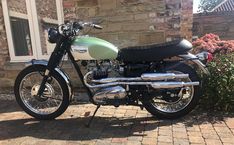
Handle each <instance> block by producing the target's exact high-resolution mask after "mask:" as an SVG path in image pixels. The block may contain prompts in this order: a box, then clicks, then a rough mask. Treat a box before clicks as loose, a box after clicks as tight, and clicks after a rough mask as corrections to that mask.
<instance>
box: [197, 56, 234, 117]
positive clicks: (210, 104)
mask: <svg viewBox="0 0 234 145" xmlns="http://www.w3.org/2000/svg"><path fill="white" fill-rule="evenodd" d="M208 69H209V71H210V75H208V76H203V94H204V95H203V97H202V102H201V104H202V106H203V107H205V108H206V109H213V110H219V111H230V112H231V111H234V53H230V54H225V55H224V54H216V55H215V57H214V59H213V60H212V61H211V62H210V63H208Z"/></svg>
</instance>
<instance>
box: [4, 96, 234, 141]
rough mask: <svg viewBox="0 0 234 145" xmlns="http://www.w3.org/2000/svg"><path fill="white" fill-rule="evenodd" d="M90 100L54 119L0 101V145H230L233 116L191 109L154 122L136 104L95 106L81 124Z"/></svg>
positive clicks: (87, 112) (9, 102)
mask: <svg viewBox="0 0 234 145" xmlns="http://www.w3.org/2000/svg"><path fill="white" fill-rule="evenodd" d="M94 110H95V106H94V105H92V104H74V105H71V106H70V107H69V108H68V110H67V111H66V112H65V113H64V114H63V115H62V116H61V117H59V118H58V119H56V120H52V121H38V120H35V119H33V118H31V117H30V116H28V115H27V114H25V113H24V112H23V111H21V109H20V108H19V107H18V105H17V104H16V103H15V101H13V100H6V99H5V100H1V105H0V145H21V144H22V145H31V144H35V145H47V144H48V145H50V144H51V145H53V144H56V145H63V144H64V145H73V144H74V145H75V144H81V145H86V144H87V145H109V144H111V145H156V144H158V145H164V144H165V145H171V144H174V145H190V144H191V145H195V144H196V145H198V144H207V145H219V144H224V145H234V115H228V116H227V115H215V116H214V115H213V116H211V115H208V114H207V113H204V111H203V112H202V111H195V112H192V113H191V114H189V115H187V116H186V117H183V118H180V119H178V120H158V119H155V118H152V116H151V115H150V114H149V113H148V112H147V111H145V110H140V108H138V107H132V106H121V107H119V108H114V107H110V106H109V107H101V108H100V109H99V111H98V112H97V115H96V117H95V118H94V122H93V124H92V125H91V127H90V128H86V127H85V123H87V121H88V119H89V118H90V114H92V113H93V111H94Z"/></svg>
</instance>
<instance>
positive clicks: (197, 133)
mask: <svg viewBox="0 0 234 145" xmlns="http://www.w3.org/2000/svg"><path fill="white" fill-rule="evenodd" d="M188 135H189V136H192V137H202V134H201V132H198V131H196V132H195V131H189V132H188Z"/></svg>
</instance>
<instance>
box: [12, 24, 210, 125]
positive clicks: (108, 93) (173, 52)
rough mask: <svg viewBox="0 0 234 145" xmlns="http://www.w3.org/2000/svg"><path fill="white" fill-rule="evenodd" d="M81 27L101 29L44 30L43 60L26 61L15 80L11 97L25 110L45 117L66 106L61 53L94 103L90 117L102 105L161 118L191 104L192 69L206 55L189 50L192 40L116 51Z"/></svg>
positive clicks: (195, 82)
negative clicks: (50, 46) (46, 49)
mask: <svg viewBox="0 0 234 145" xmlns="http://www.w3.org/2000/svg"><path fill="white" fill-rule="evenodd" d="M86 27H89V28H94V29H102V27H101V26H100V25H97V24H94V23H91V22H67V23H65V24H62V25H59V26H58V27H57V28H50V29H49V30H48V41H49V42H50V43H56V47H55V48H54V50H53V52H52V54H51V56H50V58H49V60H48V61H46V60H32V61H30V64H29V65H28V66H27V67H26V68H25V69H23V70H22V71H21V72H20V73H19V74H18V76H17V78H16V80H15V85H14V93H15V97H16V100H17V102H18V104H19V105H20V106H21V107H22V109H23V110H24V111H25V112H26V113H28V114H29V115H31V116H33V117H34V118H36V119H40V120H49V119H54V118H56V117H58V116H60V115H61V114H62V113H64V111H65V110H66V109H67V108H68V106H69V104H70V102H71V101H72V99H73V87H72V83H71V81H70V79H69V77H68V75H67V74H66V73H65V71H64V70H63V69H62V63H63V60H64V59H63V58H64V57H65V55H67V58H68V60H70V62H71V63H72V64H73V66H74V68H75V70H76V72H77V74H78V76H79V78H80V79H81V81H82V84H83V86H84V88H85V89H86V90H87V93H88V96H89V100H90V102H91V103H93V104H95V105H97V109H96V110H95V112H94V114H93V116H94V115H95V113H96V112H97V110H98V108H99V107H100V106H102V105H113V106H115V107H119V106H120V105H134V106H139V107H141V109H143V108H145V109H146V110H147V111H148V112H150V113H151V114H152V115H153V116H155V117H159V118H167V119H175V118H178V117H181V116H184V115H186V114H188V113H189V112H190V111H192V110H193V109H194V108H195V107H196V105H197V104H198V102H199V97H200V95H201V90H200V89H201V81H200V80H199V77H198V73H197V70H198V69H200V70H202V71H203V73H205V74H208V73H209V72H208V71H207V69H206V65H205V63H203V62H205V61H207V60H208V59H209V58H210V57H209V55H210V54H208V53H200V54H198V55H193V54H191V53H189V51H190V50H191V49H192V44H191V43H190V42H189V41H187V40H185V39H181V40H175V41H171V42H166V43H163V44H150V45H144V46H134V47H128V48H122V49H118V48H117V47H116V46H114V45H113V44H111V43H109V42H107V41H105V40H102V39H99V38H96V37H89V36H81V35H80V33H81V32H82V30H83V29H84V28H86ZM172 57H177V59H170V58H172ZM81 67H83V68H85V70H86V72H85V73H82V71H81ZM90 122H91V121H90Z"/></svg>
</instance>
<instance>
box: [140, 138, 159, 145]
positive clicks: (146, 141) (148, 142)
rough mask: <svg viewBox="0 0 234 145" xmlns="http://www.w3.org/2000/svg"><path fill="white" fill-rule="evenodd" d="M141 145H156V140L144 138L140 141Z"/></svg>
mask: <svg viewBox="0 0 234 145" xmlns="http://www.w3.org/2000/svg"><path fill="white" fill-rule="evenodd" d="M142 144H146V145H155V144H157V139H156V138H149V137H144V138H143V140H142Z"/></svg>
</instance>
